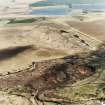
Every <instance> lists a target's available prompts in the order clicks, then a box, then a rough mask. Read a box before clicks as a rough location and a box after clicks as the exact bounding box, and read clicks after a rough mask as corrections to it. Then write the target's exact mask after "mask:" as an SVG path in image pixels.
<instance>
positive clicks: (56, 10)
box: [29, 6, 70, 15]
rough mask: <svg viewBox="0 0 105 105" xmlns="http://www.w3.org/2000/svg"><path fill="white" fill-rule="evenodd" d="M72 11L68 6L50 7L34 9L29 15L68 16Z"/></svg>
mask: <svg viewBox="0 0 105 105" xmlns="http://www.w3.org/2000/svg"><path fill="white" fill-rule="evenodd" d="M68 13H70V9H69V7H68V6H60V7H48V8H44V9H32V10H31V12H30V13H29V14H39V15H68Z"/></svg>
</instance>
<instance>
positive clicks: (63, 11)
mask: <svg viewBox="0 0 105 105" xmlns="http://www.w3.org/2000/svg"><path fill="white" fill-rule="evenodd" d="M38 5H39V4H38ZM50 5H51V4H50ZM41 6H42V4H41ZM45 7H46V6H45ZM72 10H89V11H93V10H95V11H105V4H98V3H97V4H66V5H65V6H58V7H55V6H53V7H52V6H51V7H48V8H43V9H38V10H36V9H32V10H31V12H30V13H29V14H40V15H41V14H42V15H70V13H71V11H72Z"/></svg>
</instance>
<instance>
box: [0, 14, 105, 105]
mask: <svg viewBox="0 0 105 105" xmlns="http://www.w3.org/2000/svg"><path fill="white" fill-rule="evenodd" d="M88 15H89V14H88ZM95 16H96V15H95ZM91 18H92V20H91V21H90V20H89V21H88V22H87V20H86V21H82V22H81V21H80V20H78V19H77V20H75V19H74V20H75V21H74V20H73V19H72V18H71V17H67V19H66V18H64V17H56V18H55V17H54V18H50V17H44V20H43V17H41V18H38V17H35V19H36V21H35V22H33V23H14V24H6V25H5V24H3V25H2V26H1V27H0V75H1V76H0V81H1V82H0V90H1V92H0V105H7V104H8V105H43V104H44V105H62V104H65V105H73V104H77V105H85V104H86V105H93V104H94V105H97V101H96V100H98V99H101V98H102V99H104V98H105V91H104V89H105V88H104V86H105V85H104V84H105V83H104V80H105V78H104V77H105V75H104V74H105V73H104V69H105V64H104V62H105V59H104V55H105V54H104V52H105V48H104V43H103V41H104V35H105V33H104V32H105V31H104V26H105V25H104V20H103V19H102V20H99V19H97V20H96V18H95V20H94V16H93V17H91ZM22 19H23V18H22ZM86 19H87V18H86ZM71 20H72V21H71ZM59 58H62V59H59ZM46 60H47V61H46ZM97 78H98V79H97ZM93 82H94V83H93ZM84 84H85V85H84ZM91 87H92V88H91ZM5 88H6V89H5ZM20 93H22V94H20ZM30 94H31V95H32V96H30ZM38 99H39V100H40V101H39V100H38ZM16 100H19V101H16ZM81 102H82V103H81ZM71 103H72V104H71ZM84 103H85V104H84ZM99 105H100V104H99Z"/></svg>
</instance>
